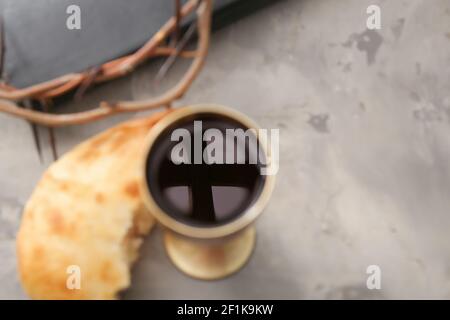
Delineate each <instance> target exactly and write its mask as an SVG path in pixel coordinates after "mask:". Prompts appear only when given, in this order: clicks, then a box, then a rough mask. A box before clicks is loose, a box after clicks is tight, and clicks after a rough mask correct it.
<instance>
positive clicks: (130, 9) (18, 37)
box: [0, 0, 249, 87]
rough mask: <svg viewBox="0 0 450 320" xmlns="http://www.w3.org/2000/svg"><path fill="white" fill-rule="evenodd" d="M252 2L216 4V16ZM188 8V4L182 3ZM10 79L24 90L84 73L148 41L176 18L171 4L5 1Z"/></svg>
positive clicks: (0, 1)
mask: <svg viewBox="0 0 450 320" xmlns="http://www.w3.org/2000/svg"><path fill="white" fill-rule="evenodd" d="M240 1H242V2H249V1H248V0H216V1H215V7H216V10H223V9H224V8H226V7H228V6H230V5H232V4H233V3H237V2H240ZM183 2H185V1H183ZM73 4H75V5H78V6H79V7H80V9H81V30H69V29H68V28H67V27H66V20H67V18H68V17H69V14H67V13H66V9H67V7H68V6H69V5H73ZM0 10H1V12H2V16H3V20H4V26H5V39H6V61H5V64H6V66H5V74H6V79H7V80H8V82H9V83H12V84H13V85H15V86H19V87H23V86H27V85H31V84H35V83H38V82H41V81H45V80H49V79H52V78H54V77H57V76H60V75H63V74H66V73H69V72H75V71H81V70H85V69H86V68H88V67H90V66H95V65H98V64H101V63H103V62H105V61H108V60H110V59H113V58H116V57H118V56H121V55H124V54H126V53H128V52H130V51H132V50H134V49H136V48H138V47H140V46H141V45H142V44H143V43H144V42H145V41H147V40H148V39H149V38H150V37H151V36H152V35H153V34H154V33H155V32H156V31H157V30H158V29H159V28H160V27H161V26H162V24H163V23H164V22H165V21H167V19H168V18H169V17H170V16H171V15H172V14H173V12H174V1H172V0H127V1H124V0H0Z"/></svg>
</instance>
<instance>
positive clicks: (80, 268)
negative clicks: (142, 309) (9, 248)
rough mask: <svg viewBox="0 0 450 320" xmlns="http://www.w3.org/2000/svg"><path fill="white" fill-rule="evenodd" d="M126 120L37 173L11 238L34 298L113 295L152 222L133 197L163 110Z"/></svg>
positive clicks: (120, 287) (126, 280) (137, 197)
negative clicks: (146, 149) (152, 130)
mask: <svg viewBox="0 0 450 320" xmlns="http://www.w3.org/2000/svg"><path fill="white" fill-rule="evenodd" d="M165 113H166V112H162V113H158V114H156V115H153V116H151V117H149V118H144V119H138V120H132V121H129V122H125V123H123V124H120V125H118V126H116V127H114V128H111V129H109V130H107V131H105V132H103V133H101V134H99V135H97V136H95V137H93V138H91V139H89V140H87V141H85V142H83V143H81V144H80V145H78V146H77V147H75V148H74V149H73V150H72V151H70V152H68V153H67V154H66V155H64V156H63V157H62V158H61V159H60V160H58V161H57V162H55V163H54V164H52V165H51V166H50V167H49V168H48V170H47V171H46V172H45V173H44V175H43V177H42V179H41V181H40V182H39V183H38V185H37V187H36V189H35V190H34V192H33V194H32V196H31V198H30V199H29V201H28V203H27V205H26V207H25V210H24V214H23V217H22V223H21V226H20V230H19V233H18V236H17V259H18V269H19V273H20V279H21V282H22V284H23V287H24V289H25V290H26V292H27V293H28V295H29V296H30V297H31V298H33V299H114V298H117V297H118V293H119V292H120V291H121V290H123V289H125V288H127V287H128V286H129V285H130V266H131V264H132V263H133V262H134V261H135V260H136V258H137V254H138V248H139V246H140V244H141V242H142V237H143V236H144V235H145V234H147V233H148V232H149V230H150V229H151V227H152V226H153V224H154V220H153V218H152V216H151V214H150V213H149V212H148V211H147V210H146V208H145V207H144V204H143V202H142V200H141V197H140V188H139V179H141V176H142V172H141V168H140V164H141V162H142V157H143V156H144V150H143V142H144V139H145V137H146V135H147V133H148V132H149V130H150V128H151V127H152V126H153V125H154V124H155V123H156V122H157V121H158V120H159V119H160V118H161V117H163V116H164V115H165Z"/></svg>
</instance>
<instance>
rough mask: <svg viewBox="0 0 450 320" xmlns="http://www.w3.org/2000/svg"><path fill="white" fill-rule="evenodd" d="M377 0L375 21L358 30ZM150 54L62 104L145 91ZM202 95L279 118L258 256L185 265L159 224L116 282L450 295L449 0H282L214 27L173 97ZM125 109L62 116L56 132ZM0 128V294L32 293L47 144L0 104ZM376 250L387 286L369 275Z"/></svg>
mask: <svg viewBox="0 0 450 320" xmlns="http://www.w3.org/2000/svg"><path fill="white" fill-rule="evenodd" d="M372 3H375V4H379V5H380V6H381V8H382V29H381V30H379V31H373V32H367V31H366V29H365V25H366V17H367V15H366V8H367V6H368V5H369V4H372ZM154 69H155V68H154V67H153V66H151V65H150V66H146V67H144V68H143V69H141V70H140V71H138V72H137V73H135V74H133V75H132V76H130V77H128V78H125V79H122V80H119V81H116V82H114V83H113V84H107V85H104V86H102V87H100V88H98V89H96V90H94V91H92V92H91V93H89V94H88V95H87V97H86V99H85V100H83V102H82V103H72V102H71V103H68V104H67V105H66V106H65V108H67V109H70V108H72V109H73V108H80V107H83V106H85V105H87V104H88V103H89V104H91V103H94V102H97V101H99V100H101V99H105V100H114V99H116V98H118V97H120V98H123V97H126V98H135V99H138V98H143V97H144V96H145V95H146V92H147V91H146V83H147V82H148V81H146V80H148V79H149V77H150V74H151V72H153V71H154ZM200 102H214V103H220V104H224V105H229V106H232V107H234V108H237V109H239V110H241V111H243V112H245V113H247V114H248V115H250V116H251V117H253V118H254V119H255V120H257V121H258V122H259V123H260V124H261V125H262V126H263V127H266V128H277V127H278V128H280V129H281V133H280V135H281V137H280V139H281V146H280V158H281V164H280V171H279V177H278V181H277V187H276V190H275V192H274V195H273V199H272V201H271V203H270V206H269V207H268V208H267V210H266V211H265V213H264V214H263V216H262V217H261V219H260V220H259V221H258V223H257V228H258V238H257V246H256V250H255V252H254V255H253V258H252V260H251V261H250V262H249V264H248V265H247V266H246V267H245V268H244V269H243V270H242V271H241V272H239V273H238V274H236V275H234V276H232V277H229V278H227V279H225V280H221V281H217V282H202V281H197V280H193V279H190V278H188V277H186V276H184V275H182V274H181V273H179V272H178V271H177V270H176V269H175V268H174V267H173V266H172V265H171V264H170V262H169V261H168V258H167V257H166V255H165V253H164V250H163V248H162V239H161V232H160V231H159V230H156V231H154V232H153V233H152V234H151V235H150V236H149V237H148V238H147V240H146V242H145V244H144V246H143V248H142V257H141V260H140V261H139V262H138V263H137V265H136V267H135V268H134V273H133V284H132V286H131V288H130V289H129V290H128V291H127V292H125V294H124V298H133V299H134V298H183V299H184V298H186V299H188V298H193V299H197V298H198V299H201V298H289V299H291V298H292V299H297V298H313V299H314V298H364V299H367V298H450V233H449V228H450V161H449V160H450V2H449V1H447V0H431V1H430V0H409V1H400V0H398V1H375V0H372V1H366V0H344V1H335V0H309V1H307V0H305V1H303V0H292V1H282V2H280V3H277V4H276V5H274V6H272V7H271V8H268V9H265V10H264V11H261V12H259V13H257V14H255V15H253V16H250V17H248V18H246V19H245V20H242V21H239V22H238V23H236V24H234V25H231V26H228V27H226V28H224V29H222V30H220V31H218V32H216V33H215V34H214V38H213V42H212V47H211V52H210V55H209V58H208V62H207V64H206V67H205V69H204V70H203V72H202V74H201V75H200V77H199V78H198V80H197V81H196V82H195V83H194V85H193V87H192V89H191V90H190V91H189V93H188V95H187V96H186V97H185V98H184V99H183V101H182V102H181V103H200ZM181 103H180V104H181ZM127 117H129V116H120V117H116V118H114V119H110V120H107V121H103V122H101V123H97V124H93V125H86V126H81V127H73V128H61V129H58V130H57V135H58V148H59V150H60V152H62V151H66V150H68V149H69V148H70V147H72V146H74V145H75V144H76V143H78V142H80V141H81V140H83V139H84V138H86V137H89V136H91V135H92V134H94V133H96V132H98V131H100V130H102V129H103V128H106V127H108V126H110V125H111V124H113V123H117V122H119V121H120V120H123V119H125V118H127ZM0 128H1V129H0V130H1V136H2V137H1V140H0V159H1V162H0V177H1V180H0V284H1V285H0V298H25V295H24V294H23V292H22V290H21V288H20V285H19V283H18V280H17V275H16V266H15V248H14V237H15V232H16V230H17V228H18V225H19V218H20V214H21V210H22V207H23V205H24V203H25V201H26V199H27V198H28V197H29V195H30V193H31V191H32V190H33V187H34V185H35V183H36V182H37V181H38V179H39V177H40V175H41V174H42V172H43V171H44V169H45V167H46V165H48V163H49V160H50V159H49V158H50V157H49V155H50V152H49V150H48V149H46V150H44V152H45V155H46V156H47V157H46V158H47V159H46V162H45V164H44V165H41V164H39V161H38V158H37V155H36V153H35V151H34V146H33V141H32V138H31V135H30V129H29V127H28V125H27V124H26V123H24V122H23V121H18V120H15V119H12V118H10V117H7V116H4V115H0ZM43 133H45V131H43ZM373 264H375V265H378V266H380V268H381V270H382V288H381V290H368V289H367V288H366V279H367V274H366V268H367V266H368V265H373Z"/></svg>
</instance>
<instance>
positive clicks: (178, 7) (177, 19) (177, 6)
mask: <svg viewBox="0 0 450 320" xmlns="http://www.w3.org/2000/svg"><path fill="white" fill-rule="evenodd" d="M180 20H181V2H180V0H175V33H174V37H175V44H176V43H177V42H178V40H179V39H180Z"/></svg>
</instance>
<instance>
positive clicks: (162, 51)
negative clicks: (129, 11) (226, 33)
mask: <svg viewBox="0 0 450 320" xmlns="http://www.w3.org/2000/svg"><path fill="white" fill-rule="evenodd" d="M175 8H176V11H175V14H174V16H173V17H171V18H170V19H169V20H168V21H167V22H166V23H165V24H164V25H163V26H162V27H161V29H160V30H159V31H158V32H157V33H156V34H155V35H154V36H153V37H152V38H151V39H150V40H148V41H147V42H146V43H145V44H144V45H143V46H142V47H141V48H140V49H138V50H137V51H135V52H134V53H133V54H130V55H127V56H124V57H120V58H118V59H115V60H112V61H108V62H106V63H104V64H103V65H101V66H98V67H94V68H90V69H88V70H86V71H84V72H80V73H71V74H66V75H63V76H60V77H58V78H55V79H52V80H50V81H46V82H42V83H39V84H35V85H32V86H30V87H27V88H15V87H13V86H11V85H9V84H8V83H6V81H2V82H0V111H1V112H4V113H7V114H10V115H13V116H16V117H19V118H23V119H25V120H28V121H30V122H31V123H34V124H40V125H44V126H47V127H58V126H67V125H77V124H83V123H88V122H93V121H97V120H100V119H103V118H105V117H108V116H111V115H114V114H118V113H124V112H136V111H142V110H149V109H155V108H159V107H167V106H171V104H172V102H173V101H175V100H177V99H180V98H181V97H182V96H183V95H184V94H185V93H186V91H187V90H188V89H189V87H190V85H191V84H192V82H193V81H194V79H195V78H196V76H197V75H198V73H199V71H200V69H201V68H202V66H203V63H204V61H205V58H206V54H207V51H208V47H209V38H210V27H211V12H212V0H189V1H187V2H186V3H185V4H184V5H183V6H181V4H180V0H176V1H175ZM194 11H195V12H196V15H197V19H196V21H194V22H193V23H192V24H191V26H190V27H188V28H187V31H186V32H185V34H184V36H183V38H182V39H178V40H177V41H175V44H174V45H167V44H166V43H167V41H166V40H167V39H168V38H169V37H170V36H175V38H176V39H177V38H178V34H179V24H180V21H181V19H183V18H184V17H186V16H188V15H189V14H191V13H193V12H194ZM195 30H197V34H198V40H197V43H198V44H197V47H196V49H195V50H193V51H192V50H191V51H188V50H185V46H186V44H187V42H188V40H189V38H190V37H191V36H192V35H193V34H194V32H195ZM3 33H4V28H3V27H2V28H1V34H0V37H1V39H2V40H1V50H0V70H1V69H3V66H4V34H3ZM158 56H167V57H168V59H167V61H166V62H168V63H169V64H170V63H171V62H172V63H173V61H174V60H175V59H176V58H177V57H182V58H187V59H192V63H191V65H190V67H189V68H188V70H187V71H186V72H185V74H184V75H183V77H182V78H181V79H180V80H179V82H178V83H177V84H176V85H175V86H173V87H172V88H171V89H169V90H168V91H166V92H165V93H163V94H161V95H159V96H157V97H154V98H151V99H148V100H143V101H116V102H107V101H103V102H101V103H100V104H99V105H98V106H97V107H94V108H93V109H90V110H87V111H81V112H75V113H70V114H54V113H50V112H49V111H50V110H49V106H50V105H51V103H52V99H53V98H55V97H58V96H61V95H64V94H66V93H68V92H71V91H74V90H77V91H76V92H77V93H82V92H83V91H85V90H86V88H87V87H89V86H90V85H92V84H96V83H101V82H106V81H109V80H112V79H116V78H119V77H122V76H124V75H126V74H128V73H130V72H132V71H133V70H134V69H135V68H136V67H137V66H138V65H140V64H141V63H143V62H144V61H146V60H148V59H150V58H153V57H158ZM30 101H38V102H39V103H40V104H41V105H42V106H44V108H42V110H36V109H34V108H32V107H30V106H29V104H30ZM27 106H28V107H27Z"/></svg>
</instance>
